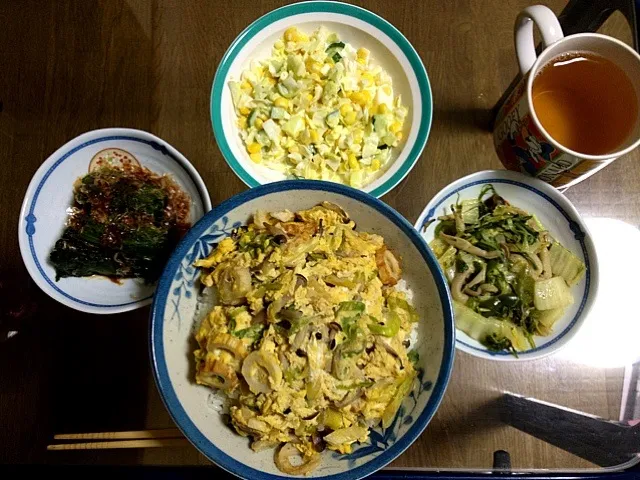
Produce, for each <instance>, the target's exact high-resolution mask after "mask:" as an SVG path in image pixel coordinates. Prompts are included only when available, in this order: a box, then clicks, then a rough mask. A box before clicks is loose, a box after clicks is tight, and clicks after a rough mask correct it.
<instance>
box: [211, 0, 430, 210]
mask: <svg viewBox="0 0 640 480" xmlns="http://www.w3.org/2000/svg"><path fill="white" fill-rule="evenodd" d="M327 12H328V13H339V14H343V15H347V16H353V17H356V18H358V19H359V20H362V21H364V22H366V23H368V24H370V25H372V26H374V27H376V28H377V29H379V30H381V31H383V32H384V33H385V34H387V35H388V36H389V38H391V39H392V40H394V41H395V43H396V45H397V46H398V48H400V50H401V51H402V52H403V53H404V55H405V56H406V57H407V60H408V61H409V64H410V65H411V67H412V69H413V72H414V74H415V76H416V80H417V83H418V90H419V92H420V96H421V98H420V99H419V102H420V103H421V104H422V109H423V115H422V118H421V120H420V124H419V125H418V134H417V137H416V141H415V143H414V145H413V147H412V149H411V151H410V152H409V154H408V155H407V158H406V159H405V160H404V162H403V164H402V165H401V166H400V168H399V169H398V171H397V172H396V173H395V174H394V175H393V176H391V177H390V178H389V179H387V180H386V181H385V182H384V183H383V184H382V185H380V186H378V187H377V188H375V189H373V190H371V191H369V190H368V189H367V186H365V187H363V189H362V191H364V192H367V193H369V194H370V195H372V196H374V197H377V198H380V197H382V196H383V195H386V194H387V193H389V192H390V191H391V190H392V189H394V188H395V187H396V186H398V184H399V183H400V182H401V181H402V180H404V179H405V177H406V176H407V175H408V174H409V172H410V171H411V170H412V169H413V167H414V166H415V165H416V163H417V162H418V160H419V159H420V157H421V156H422V153H423V152H424V148H425V146H426V144H427V140H428V138H429V134H430V132H431V126H432V123H433V110H434V108H433V93H432V90H431V82H430V81H429V76H428V74H427V70H426V68H425V66H424V63H423V62H422V59H421V58H420V55H419V54H418V52H417V51H416V49H415V48H414V47H413V45H412V44H411V42H409V40H408V39H407V38H406V37H405V36H404V34H403V33H402V32H401V31H400V30H398V29H397V28H396V27H395V26H394V25H393V24H391V23H390V22H389V21H387V20H385V19H384V18H382V17H381V16H379V15H377V14H375V13H373V12H371V11H369V10H367V9H365V8H362V7H358V6H356V5H351V4H348V3H342V2H336V1H332V0H313V1H307V2H301V3H294V4H290V5H285V6H283V7H280V8H277V9H275V10H272V11H270V12H267V13H266V14H264V15H262V16H261V17H259V18H258V19H257V20H255V21H253V22H252V23H251V24H249V26H248V27H246V28H245V29H244V30H243V31H242V32H241V33H240V34H239V35H238V36H237V37H236V38H235V39H234V41H233V42H232V43H231V45H230V46H229V48H228V49H227V51H226V52H225V54H224V55H223V56H222V59H221V60H220V63H219V64H218V67H217V69H216V73H215V75H214V78H213V83H212V86H211V95H210V101H209V105H210V110H209V116H210V119H211V125H212V127H213V134H214V137H215V140H216V143H217V145H218V149H219V150H220V152H221V153H222V156H223V157H224V159H225V161H226V162H227V164H228V165H229V167H231V169H232V170H233V172H234V173H235V174H236V176H237V177H238V178H240V180H242V181H243V182H244V183H245V184H246V185H247V186H248V187H250V188H254V187H257V186H259V185H265V184H268V183H274V182H264V183H261V182H259V181H258V180H256V178H255V177H254V176H253V175H252V174H251V173H250V172H249V171H247V170H246V169H245V168H244V167H243V166H242V165H241V164H240V162H238V160H237V159H236V157H235V155H234V154H233V152H232V151H231V149H230V147H229V142H228V141H227V137H226V135H225V134H224V131H223V129H222V124H223V119H222V110H221V100H222V95H223V94H224V92H225V83H224V81H225V78H226V77H227V74H228V72H229V68H230V66H231V64H232V63H233V61H234V60H235V58H236V56H237V54H238V53H239V52H240V50H242V48H243V47H244V45H245V44H246V43H247V42H248V41H249V40H250V39H251V38H252V37H253V36H255V34H256V33H257V32H259V31H261V30H263V29H265V28H268V27H269V25H271V24H272V23H273V22H275V21H278V20H281V19H283V18H287V17H290V16H293V15H298V14H304V13H327ZM280 181H286V180H280ZM321 181H325V180H321Z"/></svg>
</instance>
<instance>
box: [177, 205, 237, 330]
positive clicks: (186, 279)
mask: <svg viewBox="0 0 640 480" xmlns="http://www.w3.org/2000/svg"><path fill="white" fill-rule="evenodd" d="M240 225H241V222H235V223H233V224H229V217H228V216H226V215H225V216H223V217H222V218H221V219H220V220H219V221H217V222H215V223H214V224H213V225H211V227H210V228H209V230H208V231H207V233H206V235H203V236H202V237H200V238H199V239H198V240H197V241H196V242H195V243H194V244H193V247H192V248H191V250H190V251H189V253H188V254H187V255H186V256H185V257H184V258H183V259H182V262H180V267H179V268H178V271H177V272H176V274H175V275H174V278H173V280H174V282H177V284H175V283H174V287H173V288H172V290H171V304H172V305H173V313H172V314H171V316H170V317H169V318H170V320H172V321H173V320H174V319H177V321H178V328H180V324H181V322H182V318H181V316H180V302H181V300H182V298H183V297H184V298H188V299H190V298H191V296H192V293H191V289H192V288H193V286H194V283H195V282H196V280H197V278H198V274H199V269H198V268H196V267H194V266H193V263H194V262H195V261H196V260H198V259H199V258H204V257H206V256H208V255H209V253H210V252H211V250H213V247H214V246H215V245H216V244H217V243H218V242H219V241H220V240H222V238H223V237H226V236H228V235H230V234H231V232H232V231H233V230H235V229H236V228H238V227H239V226H240ZM189 320H191V319H189Z"/></svg>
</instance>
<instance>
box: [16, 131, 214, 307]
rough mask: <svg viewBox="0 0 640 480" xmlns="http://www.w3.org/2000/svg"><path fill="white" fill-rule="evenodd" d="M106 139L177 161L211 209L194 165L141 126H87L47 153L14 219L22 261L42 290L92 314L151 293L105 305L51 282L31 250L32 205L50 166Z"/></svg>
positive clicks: (147, 300)
mask: <svg viewBox="0 0 640 480" xmlns="http://www.w3.org/2000/svg"><path fill="white" fill-rule="evenodd" d="M107 140H109V141H110V140H113V141H117V140H128V141H135V142H140V143H143V144H145V145H148V146H150V147H152V148H153V149H154V150H158V151H159V152H160V153H161V154H162V155H163V158H164V157H168V158H169V159H170V160H172V161H173V162H175V163H176V164H177V165H178V168H182V169H183V170H184V171H185V172H186V173H187V174H188V176H189V178H190V179H191V181H192V182H193V184H194V186H195V187H196V189H197V191H198V193H199V198H200V201H201V202H202V207H203V211H204V212H205V213H206V212H208V211H209V210H211V197H210V196H209V192H208V191H207V187H206V186H205V183H204V181H203V180H202V177H201V176H200V174H199V173H198V171H197V170H196V169H195V167H194V166H193V165H192V164H191V163H190V162H189V160H187V158H186V157H185V156H184V155H183V154H182V153H180V152H179V151H178V150H177V149H176V148H175V147H173V146H172V145H171V144H169V143H168V142H166V141H165V140H162V139H161V138H159V137H157V136H155V135H153V134H152V133H149V132H146V131H144V130H137V129H133V128H101V129H96V130H90V131H88V132H84V133H82V134H80V135H78V136H76V137H74V138H72V139H70V140H69V141H67V142H66V143H64V145H62V146H61V147H59V148H58V149H56V150H55V151H54V152H53V153H52V154H51V155H49V156H48V157H47V158H46V160H44V161H43V162H42V164H40V166H39V167H38V169H37V170H36V172H35V173H34V174H33V176H32V177H31V180H30V181H29V185H28V187H27V189H26V191H25V195H24V198H23V200H22V206H21V207H20V214H19V215H20V217H19V219H18V243H19V246H20V254H21V256H22V261H23V263H24V265H25V267H26V268H27V271H28V272H29V275H31V278H32V279H33V281H34V282H35V283H36V284H37V285H38V287H40V289H41V290H42V291H43V292H44V293H46V294H47V295H49V296H50V297H51V298H53V299H54V300H56V301H58V302H60V303H62V304H63V305H66V306H67V307H70V308H73V309H75V310H79V311H82V312H87V313H96V314H113V313H121V312H126V311H129V310H134V309H136V308H140V307H142V306H145V305H148V304H150V303H151V300H152V295H150V296H148V297H146V298H142V299H139V300H135V301H131V302H126V303H121V304H114V305H105V304H99V303H93V302H89V301H85V300H80V299H78V298H75V297H74V296H73V295H72V294H70V293H69V292H65V291H64V290H63V289H62V288H60V286H59V285H57V284H55V283H54V282H52V281H51V279H50V278H49V277H48V276H47V275H45V273H44V270H43V269H42V266H41V265H40V261H39V260H38V258H37V256H36V254H35V247H34V245H33V234H34V233H35V226H34V224H35V223H36V221H37V219H36V217H35V215H34V209H35V206H36V203H37V200H38V196H39V193H40V190H41V188H42V187H43V186H44V184H45V183H46V182H47V180H48V178H49V176H50V175H51V173H52V172H53V170H55V169H56V168H57V167H58V166H59V165H60V164H61V163H62V162H64V161H65V160H66V159H67V158H68V157H70V156H72V155H73V154H74V153H76V152H77V151H79V150H82V149H83V148H85V147H87V146H90V145H93V144H95V143H99V142H102V141H107ZM87 164H88V162H87ZM71 187H72V184H69V188H71Z"/></svg>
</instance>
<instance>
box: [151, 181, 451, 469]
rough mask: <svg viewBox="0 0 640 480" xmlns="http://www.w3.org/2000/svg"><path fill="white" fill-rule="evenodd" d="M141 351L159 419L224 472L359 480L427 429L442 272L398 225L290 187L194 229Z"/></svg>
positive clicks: (443, 299)
mask: <svg viewBox="0 0 640 480" xmlns="http://www.w3.org/2000/svg"><path fill="white" fill-rule="evenodd" d="M150 341H151V352H152V360H153V364H154V369H155V376H156V381H157V384H158V388H159V390H160V393H161V395H162V397H163V399H164V401H165V404H166V406H167V408H168V410H169V412H170V413H171V415H172V416H173V418H174V420H175V422H176V424H177V425H178V426H179V427H180V428H181V429H182V431H183V432H184V434H185V436H186V437H187V438H189V439H190V440H191V441H192V442H193V443H194V445H195V446H196V447H197V448H199V449H200V450H201V451H202V452H203V453H204V454H205V455H206V456H207V457H208V458H210V459H211V460H212V461H214V462H215V463H217V464H218V465H220V466H221V467H222V468H225V469H226V470H228V471H230V472H232V473H234V474H236V475H238V476H240V477H243V478H252V479H256V478H258V479H261V478H267V476H268V477H269V478H272V477H273V476H276V477H278V476H280V477H284V476H292V475H306V476H310V477H312V478H320V477H322V478H334V477H335V478H340V479H358V478H361V477H365V476H367V475H369V474H371V473H373V472H374V471H376V470H377V469H379V468H381V467H383V466H384V465H386V464H387V463H389V462H391V461H392V460H393V459H394V458H396V457H397V456H398V455H400V454H401V453H402V452H403V451H404V450H405V449H406V448H407V447H409V445H410V444H411V443H412V442H413V441H414V440H415V439H416V438H417V437H418V436H419V435H420V433H421V432H422V430H423V429H424V428H425V427H426V425H427V424H428V422H429V421H430V419H431V418H432V416H433V415H434V413H435V411H436V409H437V407H438V405H439V403H440V401H441V399H442V396H443V394H444V390H445V387H446V385H447V382H448V379H449V375H450V372H451V368H452V362H453V352H454V327H453V314H452V310H451V303H450V301H449V296H448V291H447V287H446V282H445V279H444V277H443V275H442V272H441V271H440V269H439V268H438V266H437V261H436V259H435V257H434V256H433V254H432V253H431V251H430V250H429V248H428V246H427V245H426V243H425V242H424V241H423V240H422V239H421V238H420V236H419V235H418V234H417V232H416V231H415V229H414V228H413V227H412V226H411V225H410V224H409V223H408V222H407V221H406V220H405V219H404V218H403V217H402V216H400V215H399V214H398V213H397V212H395V211H394V210H393V209H391V208H390V207H388V206H387V205H385V204H384V203H382V202H380V201H379V200H376V199H375V198H373V197H371V196H370V195H367V194H364V193H362V192H359V191H357V190H355V189H352V188H349V187H345V186H341V185H337V184H332V183H327V182H317V181H306V180H296V181H287V182H277V183H272V184H269V185H264V186H261V187H256V188H255V189H251V190H249V191H246V192H244V193H241V194H239V195H237V196H235V197H233V198H231V199H229V200H227V201H226V202H224V203H222V204H221V205H219V206H218V207H216V208H215V209H214V210H213V211H212V212H210V213H209V214H208V215H206V216H205V217H204V218H203V219H202V221H200V222H199V223H198V224H197V225H196V226H195V227H193V229H192V230H191V231H190V232H189V233H188V234H187V235H186V237H185V239H184V241H183V242H182V243H181V244H180V245H179V246H178V248H177V250H176V252H175V254H174V255H173V257H172V258H171V260H170V261H169V263H168V265H167V267H166V269H165V272H164V274H163V276H162V279H161V281H160V285H159V288H158V290H157V293H156V296H155V298H154V305H153V309H152V324H151V340H150Z"/></svg>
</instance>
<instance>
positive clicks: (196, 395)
mask: <svg viewBox="0 0 640 480" xmlns="http://www.w3.org/2000/svg"><path fill="white" fill-rule="evenodd" d="M325 200H326V201H329V202H333V203H336V204H338V205H340V206H342V207H343V208H344V209H345V210H346V211H347V212H348V213H349V215H350V216H351V218H352V219H353V220H355V222H356V224H357V228H358V229H359V230H361V231H368V232H375V233H378V234H380V235H382V236H383V237H384V239H385V242H386V243H387V244H388V245H389V247H390V248H391V249H392V250H393V251H394V252H397V253H398V254H399V255H400V256H401V257H402V264H403V269H404V273H403V278H404V279H405V280H406V282H407V285H408V287H409V288H410V289H411V290H412V291H413V301H414V304H415V306H416V308H417V310H418V312H419V314H420V319H421V320H420V322H419V326H418V329H419V330H418V341H417V344H416V348H417V349H418V352H419V354H420V360H419V367H420V371H421V373H420V375H419V380H420V381H419V382H416V385H415V389H414V390H413V391H412V392H411V394H410V396H408V397H407V398H406V399H405V401H404V403H403V404H402V407H401V409H400V411H399V413H398V416H397V417H396V419H395V421H394V422H393V425H392V426H391V427H390V428H388V429H387V430H386V431H381V430H374V431H373V432H372V434H371V443H369V444H365V445H360V446H359V447H356V448H355V449H354V451H353V453H351V454H349V455H339V454H337V453H332V452H325V453H324V454H323V457H322V463H321V465H320V467H318V469H316V470H315V471H314V472H313V473H312V475H311V477H312V478H336V479H338V478H339V479H340V480H355V479H358V478H361V477H365V476H367V475H369V474H371V473H373V472H374V471H376V470H378V469H379V468H381V467H383V466H384V465H386V464H387V463H389V462H391V461H392V460H393V459H394V458H396V457H397V456H398V455H400V454H401V453H402V452H403V451H404V450H405V449H406V448H407V447H409V445H411V443H412V442H413V441H414V440H415V439H416V438H417V437H418V436H419V435H420V433H421V432H422V430H423V429H424V428H425V427H426V426H427V424H428V423H429V421H430V420H431V418H432V417H433V415H434V413H435V411H436V409H437V408H438V405H439V404H440V401H441V400H442V396H443V394H444V390H445V387H446V386H447V382H448V380H449V375H450V372H451V367H452V363H453V353H454V348H453V345H454V328H453V317H452V312H451V304H450V302H449V297H448V293H447V292H448V289H447V286H446V282H445V280H444V277H443V275H442V273H441V271H440V269H439V268H438V265H437V262H436V260H435V258H434V256H433V255H432V254H431V252H430V251H429V249H428V247H427V245H426V244H425V243H424V241H423V240H422V239H421V238H420V236H419V235H418V234H417V232H416V231H415V230H414V229H413V227H412V226H411V225H410V224H409V223H408V222H407V221H406V220H405V219H404V218H403V217H401V216H400V215H399V214H398V213H397V212H395V211H394V210H393V209H391V208H390V207H388V206H387V205H385V204H384V203H382V202H380V201H379V200H376V199H375V198H373V197H371V196H370V195H367V194H364V193H362V192H360V191H358V190H354V189H352V188H349V187H344V186H341V185H337V184H332V183H328V182H318V181H307V180H293V181H285V182H277V183H271V184H269V185H264V186H261V187H257V188H254V189H251V190H249V191H246V192H244V193H241V194H239V195H236V196H235V197H233V198H231V199H229V200H227V201H226V202H224V203H222V204H220V205H219V206H218V207H216V208H214V209H213V210H212V211H211V212H209V213H208V214H207V215H205V217H204V218H203V219H202V220H200V222H198V224H197V225H195V226H194V227H193V228H192V229H191V231H190V232H189V233H188V234H187V235H186V237H185V238H184V239H183V241H182V243H181V244H180V245H179V246H178V247H177V249H176V251H175V252H174V254H173V256H172V257H171V259H170V260H169V263H168V265H167V267H166V269H165V271H164V274H163V275H162V278H161V280H160V283H159V286H158V289H157V291H156V295H155V297H154V303H153V308H152V314H151V315H152V317H151V338H150V348H151V357H152V362H153V368H154V371H155V378H156V382H157V385H158V389H159V390H160V394H161V395H162V398H163V400H164V402H165V405H166V406H167V409H168V410H169V412H170V413H171V416H172V417H173V419H174V421H175V422H176V424H177V425H178V426H179V427H180V429H181V430H182V431H183V433H184V434H185V436H186V437H187V438H188V439H189V440H190V441H191V442H192V443H193V444H194V445H195V446H196V447H197V448H198V449H199V450H200V451H201V452H202V453H203V454H204V455H206V456H207V457H208V458H209V459H210V460H212V461H213V462H215V463H217V464H218V465H219V466H221V467H222V468H224V469H226V470H228V471H229V472H232V473H234V474H236V475H238V476H240V477H243V478H246V479H249V478H250V479H252V480H257V479H258V480H259V479H266V478H274V477H275V478H284V476H283V474H282V473H281V472H280V471H279V470H277V468H276V467H275V465H274V462H273V451H272V450H267V451H263V452H260V453H254V452H253V451H252V450H251V449H250V448H249V441H248V440H247V439H246V438H244V437H241V436H239V435H237V434H236V433H235V432H234V431H232V430H231V429H230V428H229V427H228V426H226V425H225V423H224V422H223V419H222V417H221V415H220V413H219V412H218V411H217V410H216V409H215V408H214V407H215V402H213V401H211V399H213V397H212V391H211V390H210V389H209V388H207V387H204V386H199V385H196V383H195V381H194V361H193V354H192V351H193V349H194V343H195V342H194V341H193V340H192V338H193V333H194V327H195V323H196V322H195V321H194V317H196V306H197V304H198V294H199V290H200V286H199V281H198V277H199V271H198V269H195V268H193V266H192V265H193V262H194V261H195V260H197V259H199V258H202V257H204V256H206V255H207V254H208V253H209V252H210V251H211V249H212V248H213V246H214V245H215V244H216V243H218V242H219V241H220V240H221V239H223V238H224V237H226V236H227V235H229V234H230V233H231V231H232V230H233V229H234V228H236V227H238V226H240V225H243V224H245V223H246V222H247V221H248V220H249V219H250V217H251V215H252V214H253V213H254V212H255V211H256V210H257V209H263V210H267V211H269V210H282V209H284V208H287V209H289V210H292V211H296V210H301V209H306V208H310V207H312V206H314V205H317V204H318V203H320V202H322V201H325Z"/></svg>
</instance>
